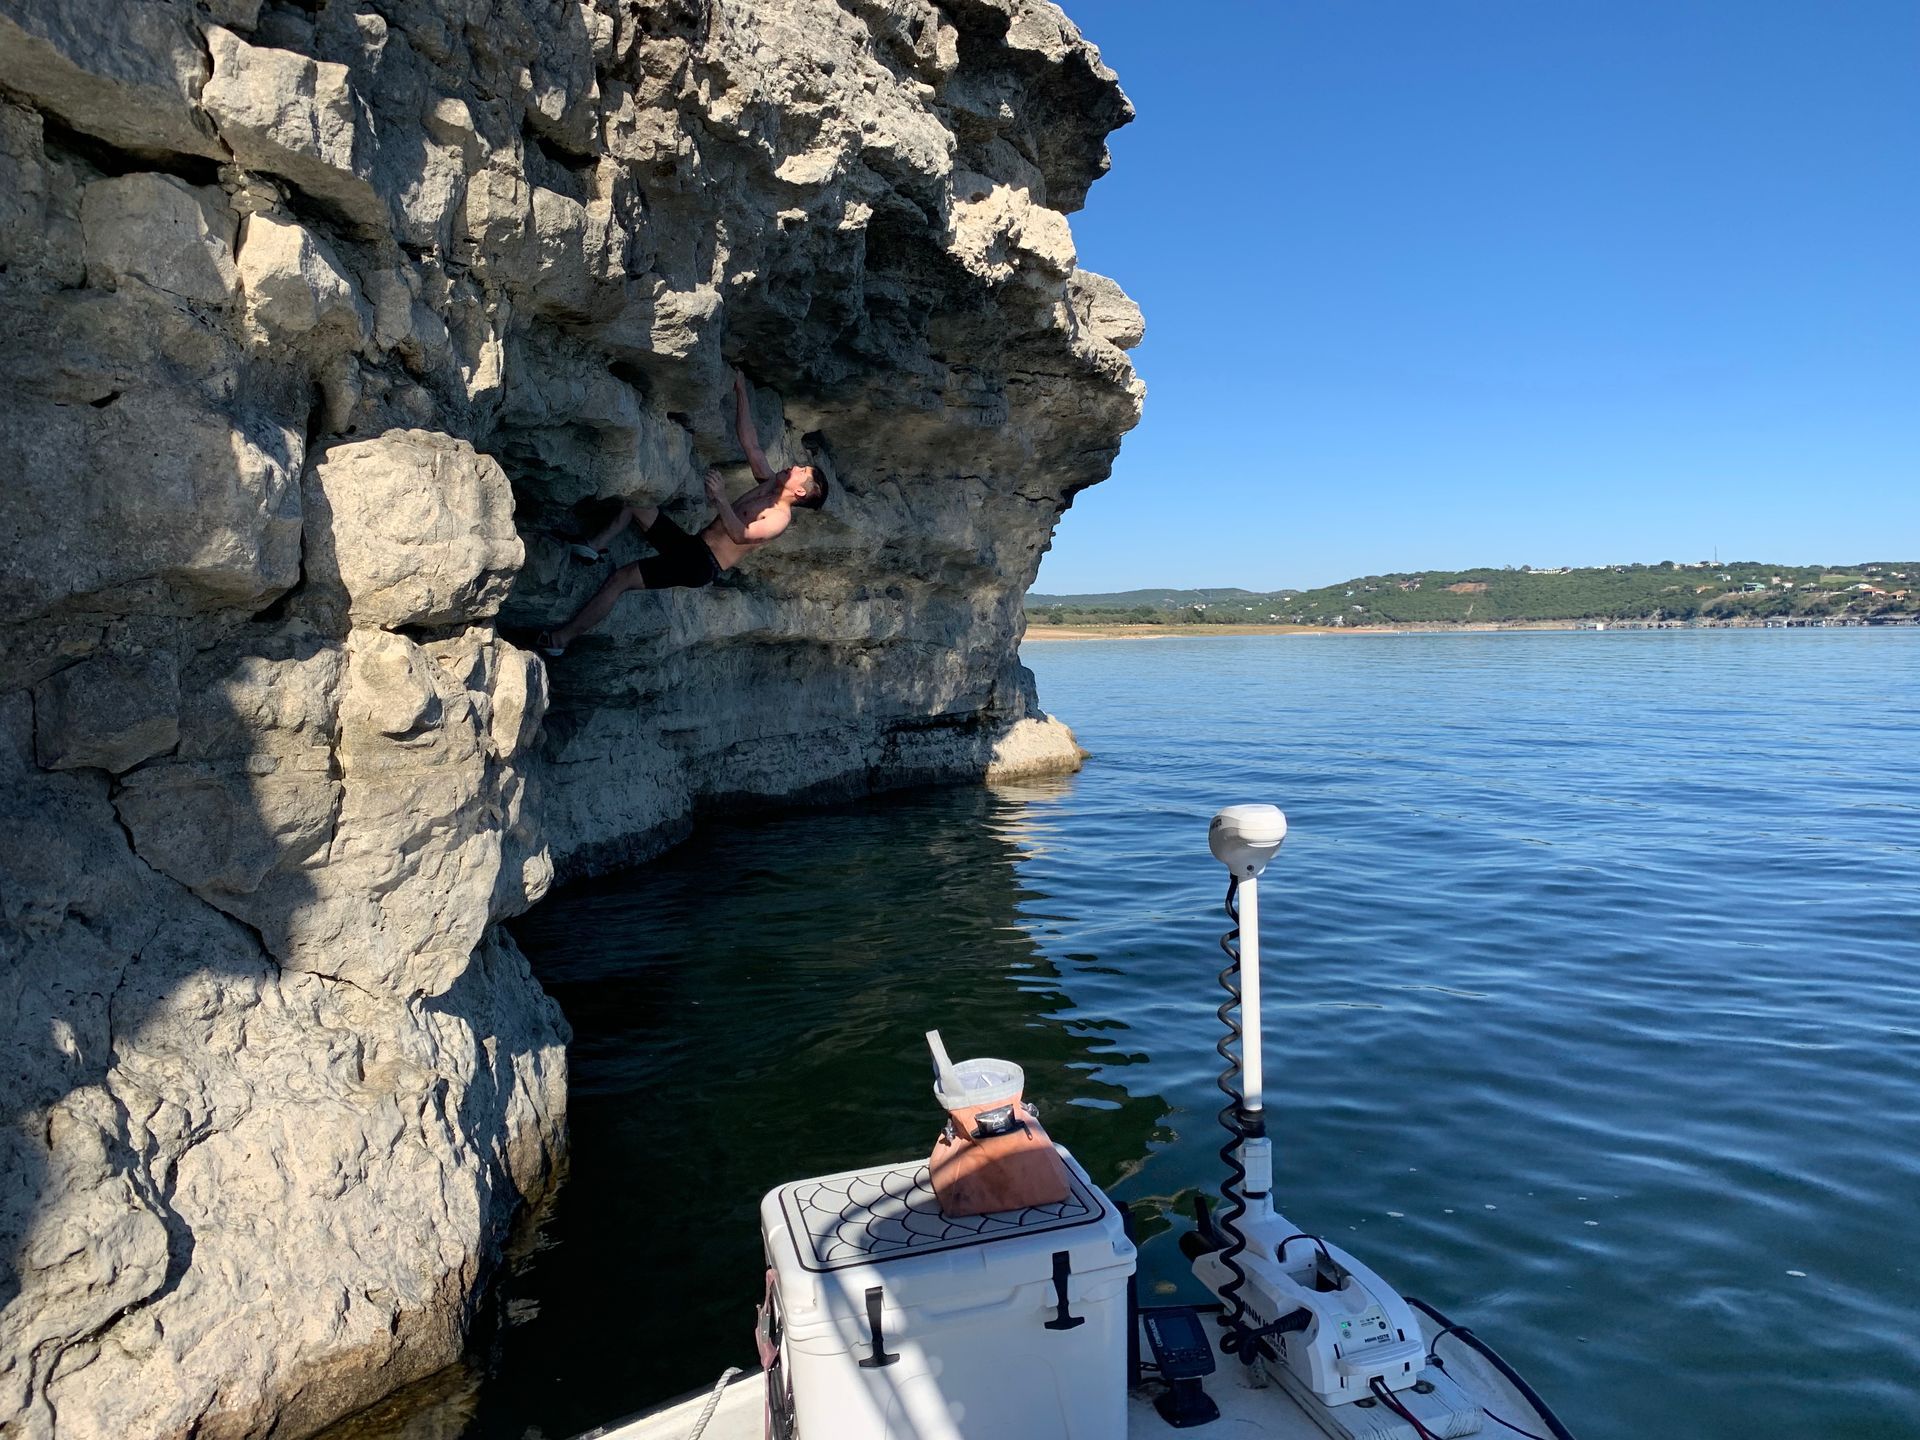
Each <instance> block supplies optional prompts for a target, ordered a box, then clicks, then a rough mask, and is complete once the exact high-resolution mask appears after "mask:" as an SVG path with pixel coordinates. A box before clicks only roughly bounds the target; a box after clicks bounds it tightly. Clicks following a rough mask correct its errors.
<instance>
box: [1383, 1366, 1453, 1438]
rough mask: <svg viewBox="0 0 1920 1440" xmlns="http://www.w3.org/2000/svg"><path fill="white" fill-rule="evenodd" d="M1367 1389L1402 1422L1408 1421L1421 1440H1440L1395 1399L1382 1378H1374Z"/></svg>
mask: <svg viewBox="0 0 1920 1440" xmlns="http://www.w3.org/2000/svg"><path fill="white" fill-rule="evenodd" d="M1367 1388H1368V1389H1370V1390H1372V1391H1373V1393H1374V1397H1375V1398H1376V1399H1378V1400H1379V1401H1380V1402H1381V1403H1382V1404H1384V1405H1385V1406H1386V1407H1387V1408H1388V1409H1389V1410H1391V1411H1393V1413H1394V1414H1396V1415H1398V1416H1399V1417H1400V1418H1401V1419H1402V1420H1404V1421H1406V1422H1407V1423H1408V1424H1409V1425H1411V1426H1413V1429H1414V1433H1415V1434H1416V1435H1418V1436H1419V1437H1420V1440H1440V1437H1439V1436H1438V1435H1435V1434H1434V1433H1433V1432H1432V1431H1431V1430H1429V1429H1427V1427H1426V1426H1424V1425H1422V1424H1421V1423H1420V1419H1419V1417H1418V1416H1416V1415H1415V1414H1414V1413H1413V1412H1412V1411H1411V1410H1409V1409H1407V1407H1406V1406H1404V1405H1402V1404H1401V1403H1400V1402H1399V1401H1398V1400H1396V1399H1394V1398H1393V1391H1392V1390H1390V1389H1388V1388H1387V1385H1386V1383H1385V1382H1384V1381H1383V1380H1381V1378H1380V1377H1379V1376H1378V1375H1376V1376H1374V1377H1373V1379H1371V1380H1370V1381H1368V1382H1367Z"/></svg>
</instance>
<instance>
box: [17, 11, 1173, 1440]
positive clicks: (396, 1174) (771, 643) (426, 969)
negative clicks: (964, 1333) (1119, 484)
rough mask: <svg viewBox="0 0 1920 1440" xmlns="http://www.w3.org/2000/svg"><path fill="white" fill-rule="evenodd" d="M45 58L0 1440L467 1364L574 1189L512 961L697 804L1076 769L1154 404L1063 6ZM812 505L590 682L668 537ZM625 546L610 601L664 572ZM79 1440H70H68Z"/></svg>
mask: <svg viewBox="0 0 1920 1440" xmlns="http://www.w3.org/2000/svg"><path fill="white" fill-rule="evenodd" d="M383 10H384V13H375V12H374V11H372V10H370V9H365V8H361V9H358V10H356V9H355V8H353V7H348V6H338V5H336V6H322V7H317V8H316V7H311V6H308V5H305V4H301V3H294V0H264V3H263V0H203V3H201V4H200V5H199V6H197V7H194V6H188V5H185V4H177V3H172V0H146V3H143V4H141V5H135V6H116V5H109V4H102V3H95V0H87V3H84V4H81V5H77V6H76V5H74V4H72V3H65V0H62V3H55V0H8V4H6V5H5V6H4V7H0V325H3V326H4V327H5V334H6V336H7V340H6V343H5V345H4V347H0V389H3V390H4V392H5V393H6V394H7V396H8V397H9V403H8V404H7V406H5V407H4V408H0V468H3V469H4V470H5V473H6V474H7V475H8V477H9V479H8V483H7V484H6V485H5V486H0V816H3V817H4V824H0V1430H4V1431H5V1432H6V1433H7V1434H8V1435H9V1436H13V1435H19V1436H21V1437H30V1440H52V1437H55V1436H56V1435H57V1436H58V1437H62V1440H65V1437H81V1440H86V1437H96V1436H97V1437H101V1440H106V1437H113V1440H122V1437H145V1436H154V1437H160V1436H175V1435H185V1434H189V1433H191V1434H194V1435H197V1436H200V1437H202V1440H207V1437H224V1436H236V1437H239V1436H258V1435H265V1434H269V1433H270V1434H273V1435H275V1436H279V1437H292V1436H298V1435H300V1434H304V1433H308V1432H311V1431H312V1430H314V1429H317V1428H318V1427H320V1426H321V1425H323V1424H325V1423H327V1422H328V1421H330V1420H332V1419H333V1418H335V1417H337V1416H339V1415H341V1414H343V1413H345V1412H347V1411H350V1410H352V1409H354V1408H356V1407H358V1406H361V1405H363V1404H366V1403H368V1402H370V1401H372V1400H373V1399H375V1398H377V1397H379V1396H380V1395H382V1394H383V1393H385V1392H386V1391H388V1390H390V1389H392V1388H394V1387H395V1386H397V1385H399V1384H402V1383H404V1382H406V1381H408V1380H411V1379H414V1378H417V1377H418V1376H420V1375H423V1374H425V1373H427V1372H429V1371H431V1370H432V1369H434V1368H436V1367H438V1366H441V1365H444V1364H446V1363H448V1362H449V1361H451V1360H452V1359H453V1358H454V1356H455V1355H456V1354H457V1353H458V1350H459V1347H460V1345H461V1343H462V1338H463V1335H464V1332H465V1328H466V1325H467V1322H468V1320H469V1319H470V1317H471V1315H472V1313H473V1307H474V1305H475V1304H476V1301H477V1297H478V1296H479V1294H480V1292H481V1289H482V1287H483V1285H484V1283H485V1280H486V1276H487V1272H488V1270H489V1267H490V1266H491V1265H493V1264H494V1263H495V1262H496V1260H497V1257H498V1254H499V1245H500V1241H501V1238H502V1236H503V1234H504V1232H505V1228H506V1226H507V1223H508V1221H509V1219H510V1217H511V1216H512V1214H513V1213H514V1211H515V1210H516V1208H517V1207H519V1206H520V1205H521V1204H522V1203H524V1202H525V1201H526V1200H527V1199H529V1198H531V1197H533V1196H536V1195H537V1194H539V1193H540V1192H541V1191H542V1190H543V1189H544V1188H545V1187H546V1186H547V1185H548V1184H549V1183H551V1179H552V1176H553V1174H554V1172H555V1165H556V1162H557V1159H558V1155H559V1152H560V1150H561V1147H562V1145H563V1143H564V1104H565V1049H564V1047H565V1043H566V1039H567V1032H566V1027H565V1023H564V1021H563V1020H562V1018H561V1017H560V1015H559V1013H558V1011H557V1010H556V1009H555V1007H554V1006H553V1004H552V1002H551V1001H550V1000H548V999H547V997H546V996H545V995H544V994H543V993H542V992H541V991H540V989H539V987H538V985H537V984H536V983H535V981H534V979H533V977H532V975H531V974H530V973H529V971H528V969H527V966H526V963H525V962H524V960H522V959H521V957H520V956H519V955H518V953H517V952H516V951H515V950H514V948H513V945H512V941H511V940H510V939H509V938H508V936H507V934H506V932H505V931H504V929H503V928H502V926H501V922H502V921H503V920H505V919H507V918H509V917H511V916H513V915H515V914H517V913H519V912H520V911H522V910H524V909H525V908H526V907H527V906H529V905H531V904H532V903H534V902H535V901H537V900H538V899H539V897H540V896H541V895H542V894H544V893H545V891H546V889H547V888H548V886H549V885H550V884H551V883H552V881H553V878H554V876H555V874H556V873H558V872H566V873H583V872H586V871H589V870H592V869H595V868H600V867H605V866H608V865H612V864H616V863H621V862H623V861H627V860H631V859H635V858H640V857H644V856H646V855H648V854H651V853H653V852H654V851H656V850H658V849H659V848H660V847H661V846H663V845H665V844H667V843H670V842H671V841H672V840H673V839H675V838H676V837H678V836H679V835H681V834H683V833H684V832H685V830H686V828H687V826H688V824H689V823H690V818H691V817H692V816H693V814H694V813H695V812H696V811H697V810H701V809H707V808H714V807H722V806H739V805H752V804H757V803H764V802H769V801H776V800H779V801H785V800H790V799H794V798H804V797H809V796H823V797H824V796H835V795H845V794H850V793H857V792H863V791H869V790H875V789H881V788H886V787H889V786H897V785H904V784H912V783H919V782H924V781H951V780H963V779H975V780H977V779H982V778H997V777H1006V778H1017V777H1021V776H1026V775H1031V774H1034V773H1039V772H1043V771H1046V770H1049V769H1061V768H1069V767H1071V766H1072V765H1074V764H1077V763H1078V758H1079V752H1078V750H1077V747H1075V746H1074V744H1073V741H1072V737H1071V735H1070V734H1069V733H1068V732H1067V730H1066V728H1065V727H1064V726H1063V725H1061V724H1059V722H1057V721H1054V720H1052V719H1051V718H1050V717H1047V716H1045V715H1044V713H1043V712H1042V711H1041V710H1040V709H1039V706H1038V703H1037V700H1036V697H1035V695H1034V691H1033V684H1032V679H1031V676H1030V675H1028V673H1027V672H1026V671H1025V670H1024V669H1023V668H1022V667H1021V666H1020V664H1019V661H1018V656H1017V649H1016V647H1017V642H1018V637H1019V631H1020V626H1021V609H1020V601H1021V596H1022V594H1023V592H1024V591H1025V589H1026V587H1027V586H1028V585H1029V584H1030V583H1031V581H1032V579H1033V576H1034V573H1035V570H1036V568H1037V566H1038V564H1039V560H1040V556H1041V553H1042V552H1043V551H1044V549H1045V548H1046V546H1047V544H1048V543H1049V541H1050V538H1051V535H1052V531H1053V526H1054V524H1055V523H1056V521H1057V520H1058V518H1059V515H1060V513H1061V512H1062V511H1063V510H1064V509H1065V507H1066V506H1067V504H1069V503H1070V501H1071V499H1072V497H1073V495H1074V494H1075V493H1077V492H1078V491H1079V490H1081V489H1083V488H1085V487H1086V486H1088V485H1090V484H1093V483H1095V482H1096V481H1098V480H1100V479H1102V478H1103V477H1104V476H1105V475H1106V474H1107V471H1108V468H1109V466H1110V465H1111V462H1112V459H1113V456H1114V454H1115V453H1116V451H1117V448H1118V445H1119V441H1120V436H1121V435H1122V434H1123V433H1124V432H1125V431H1126V429H1127V428H1128V427H1130V426H1131V425H1132V424H1133V423H1134V421H1135V419H1136V418H1137V416H1138V413H1139V406H1140V402H1141V394H1142V390H1141V386H1140V384H1139V382H1138V380H1137V379H1136V378H1135V376H1134V374H1133V371H1132V368H1131V366H1130V364H1129V362H1128V360H1127V356H1126V354H1125V351H1126V350H1127V349H1128V348H1129V347H1131V346H1133V345H1135V344H1137V343H1138V342H1139V340H1140V338H1141V333H1142V331H1141V322H1140V314H1139V311H1138V309H1137V308H1136V307H1135V306H1134V305H1133V304H1132V302H1131V301H1129V300H1128V299H1127V298H1126V296H1125V295H1124V294H1123V293H1122V292H1121V290H1120V289H1119V287H1118V286H1116V285H1115V284H1113V282H1111V281H1109V280H1106V279H1104V278H1102V277H1100V276H1096V275H1090V274H1088V273H1086V272H1084V271H1081V270H1078V269H1077V268H1076V257H1075V253H1074V247H1073V242H1072V236H1071V233H1070V231H1069V229H1068V226H1067V223H1066V220H1065V218H1064V217H1065V216H1066V215H1067V214H1068V213H1069V212H1071V211H1072V210H1074V209H1076V208H1078V206H1079V205H1080V204H1081V203H1082V201H1083V199H1084V197H1085V194H1086V190H1087V187H1088V185H1089V184H1090V183H1091V182H1092V181H1093V180H1094V179H1095V178H1097V176H1098V175H1099V174H1100V173H1102V171H1103V170H1104V169H1105V166H1106V163H1107V161H1106V150H1105V136H1106V135H1107V133H1108V132H1109V131H1110V130H1112V129H1113V128H1114V127H1115V126H1117V125H1120V124H1123V123H1125V121H1126V120H1127V119H1128V118H1129V116H1130V113H1131V112H1130V110H1129V108H1128V106H1127V102H1126V100H1125V98H1124V96H1122V94H1121V93H1120V90H1119V88H1118V86H1117V84H1116V83H1115V80H1114V77H1113V76H1112V74H1111V73H1110V72H1108V71H1107V70H1106V68H1105V67H1104V66H1103V65H1102V64H1101V63H1100V60H1099V56H1098V53H1097V52H1096V51H1095V50H1094V49H1093V47H1092V46H1090V45H1089V44H1087V43H1086V42H1085V41H1083V40H1082V39H1081V37H1080V36H1079V35H1078V33H1077V32H1076V31H1075V30H1074V28H1073V27H1072V25H1071V24H1069V23H1068V22H1067V21H1066V19H1065V18H1064V17H1063V16H1062V15H1061V14H1060V13H1059V11H1058V10H1056V9H1055V8H1054V7H1053V6H1052V5H1050V4H1046V3H1043V0H939V3H933V0H721V3H713V4H710V3H693V0H629V3H621V4H618V5H616V4H614V3H612V0H503V3H500V4H495V5H492V6H489V7H486V13H485V15H484V16H481V15H480V14H479V13H478V12H476V11H473V10H472V8H471V7H466V6H460V5H455V4H453V3H451V0H422V3H418V4H409V5H405V6H396V7H383ZM729 363H740V364H742V365H744V367H745V368H746V370H747V373H748V374H749V376H750V377H751V379H752V381H753V383H754V404H755V420H756V423H757V426H758V428H759V430H760V433H761V435H762V436H763V437H764V438H765V439H766V440H767V441H768V442H769V443H768V446H767V449H768V453H769V457H770V459H771V460H772V462H773V463H774V464H776V465H783V464H791V463H797V462H802V461H805V462H809V463H814V464H816V465H818V466H819V467H820V468H821V469H822V470H823V471H824V472H825V473H826V474H827V475H828V477H829V479H830V482H831V486H832V493H831V499H830V501H829V503H828V505H827V507H826V509H825V510H824V511H822V512H820V513H817V514H815V513H802V514H801V515H800V516H799V517H798V518H797V520H796V522H795V524H794V527H793V529H792V530H791V531H790V532H789V533H788V534H787V535H786V536H784V537H782V539H781V540H780V541H779V542H778V543H777V544H775V545H773V546H770V547H768V548H767V549H765V550H761V551H757V552H755V553H754V554H752V555H750V556H749V557H748V558H747V560H746V561H745V563H743V564H742V565H741V566H740V567H739V568H738V569H737V570H735V571H733V572H730V573H729V574H728V575H726V576H725V577H724V578H723V579H722V581H721V582H720V583H719V584H717V585H715V586H713V587H712V588H710V589H706V590H699V591H667V592H661V593H651V594H636V595H632V596H629V597H628V598H626V599H625V600H623V601H622V603H621V605H620V607H619V608H618V609H617V610H616V611H615V613H614V615H613V617H612V619H611V620H610V622H609V623H608V624H607V625H606V626H605V627H603V628H602V629H601V630H600V631H599V632H597V633H596V634H594V635H590V636H588V637H587V638H586V639H584V640H583V641H581V642H580V643H579V644H578V645H576V646H575V647H574V649H573V650H572V651H571V652H570V653H569V654H568V655H567V657H566V658H565V659H563V660H561V661H559V662H557V663H555V664H553V665H551V666H549V665H546V664H543V663H542V662H541V661H540V660H538V659H537V658H536V657H534V656H532V655H529V654H528V653H527V652H525V651H524V650H521V649H518V648H516V647H515V646H514V645H512V644H510V643H509V642H508V641H506V640H505V639H503V638H502V637H501V634H500V633H499V629H498V626H499V624H500V623H502V622H506V623H508V624H509V626H510V625H511V624H514V623H524V624H541V623H546V622H548V621H549V620H551V619H553V618H556V617H559V616H561V615H563V614H564V613H566V612H567V611H569V610H571V609H572V608H573V607H574V606H577V605H578V604H579V603H580V602H581V601H582V600H583V599H584V598H585V596H586V595H587V594H588V593H590V591H591V590H592V588H593V587H594V585H596V584H597V583H598V581H599V580H600V578H602V575H603V574H604V571H603V570H602V569H601V568H599V567H594V566H586V565H581V564H578V563H577V562H574V561H572V560H570V559H569V558H568V556H567V553H566V551H565V548H564V545H563V543H562V540H561V539H560V538H559V537H560V536H561V534H562V533H564V532H565V531H567V530H568V529H570V528H571V527H573V526H575V525H577V524H579V523H582V521H583V520H585V521H590V520H591V519H592V518H593V516H594V514H595V513H596V506H597V505H601V504H604V503H605V502H608V501H610V500H612V499H613V498H614V497H625V498H630V499H632V500H634V501H635V502H637V503H642V504H652V505H659V506H661V507H663V508H664V509H665V510H666V511H667V512H668V513H669V514H670V515H672V516H674V517H675V518H677V519H678V520H680V521H681V523H683V524H685V525H688V526H694V525H698V524H702V523H704V522H705V520H706V518H707V509H706V507H705V505H704V503H702V501H701V499H700V493H701V492H700V484H701V476H702V473H703V472H704V470H705V468H706V467H707V466H708V465H718V466H720V467H721V468H722V469H723V470H724V471H726V472H727V473H728V474H729V475H730V476H731V477H732V478H733V483H734V484H735V486H736V488H737V487H738V486H739V485H740V484H741V483H742V482H743V481H744V478H745V472H744V466H743V464H742V460H741V456H740V452H739V449H738V446H737V443H736V441H735V439H734V436H733V427H732V416H731V411H730V404H731V402H730V397H729V393H728V377H727V367H728V365H729ZM637 544H638V542H637V539H636V538H634V537H626V538H623V539H622V540H621V541H619V542H618V544H617V545H616V547H615V554H614V557H613V559H614V560H615V562H619V561H623V560H626V559H628V558H631V557H632V556H633V555H636V554H638V553H639V551H638V549H637ZM56 1417H57V1424H56Z"/></svg>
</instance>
